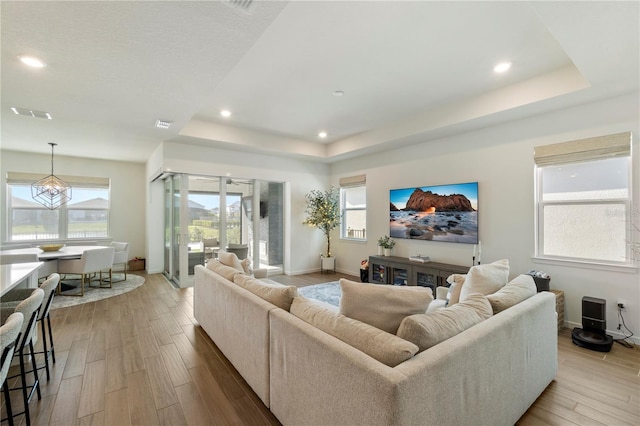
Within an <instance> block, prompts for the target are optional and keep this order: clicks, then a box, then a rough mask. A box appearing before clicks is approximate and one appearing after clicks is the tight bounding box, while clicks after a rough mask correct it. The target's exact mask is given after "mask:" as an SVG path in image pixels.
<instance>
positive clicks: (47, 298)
mask: <svg viewBox="0 0 640 426" xmlns="http://www.w3.org/2000/svg"><path fill="white" fill-rule="evenodd" d="M59 282H60V275H58V274H57V273H55V274H51V275H49V277H48V278H47V279H46V280H45V281H44V282H43V283H42V284H40V288H41V289H42V291H44V299H42V306H40V311H39V314H38V319H37V321H38V322H39V323H40V329H41V330H42V347H43V350H42V351H38V352H36V354H43V355H44V365H43V366H41V367H38V370H41V369H43V368H45V369H46V371H47V380H50V379H51V374H50V372H49V356H51V359H52V360H53V363H54V364H55V363H56V352H55V349H54V346H53V329H52V328H51V317H50V316H49V312H50V311H51V305H52V303H53V298H54V296H55V294H56V289H57V288H58V283H59ZM32 292H33V289H24V288H21V289H13V290H11V291H10V292H9V293H7V294H6V295H4V296H2V303H0V307H2V309H5V308H6V309H10V308H14V309H15V308H16V307H17V306H18V304H19V303H20V302H22V301H23V300H25V299H26V298H28V297H29V296H30V295H31V293H32ZM47 328H48V329H49V332H48V333H47V330H46V329H47ZM47 334H48V335H49V346H48V348H47Z"/></svg>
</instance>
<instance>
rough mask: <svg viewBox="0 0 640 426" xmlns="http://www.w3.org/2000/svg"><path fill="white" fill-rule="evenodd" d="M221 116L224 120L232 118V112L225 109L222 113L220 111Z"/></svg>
mask: <svg viewBox="0 0 640 426" xmlns="http://www.w3.org/2000/svg"><path fill="white" fill-rule="evenodd" d="M220 115H221V116H223V117H224V118H229V117H231V111H229V110H228V109H223V110H222V111H220Z"/></svg>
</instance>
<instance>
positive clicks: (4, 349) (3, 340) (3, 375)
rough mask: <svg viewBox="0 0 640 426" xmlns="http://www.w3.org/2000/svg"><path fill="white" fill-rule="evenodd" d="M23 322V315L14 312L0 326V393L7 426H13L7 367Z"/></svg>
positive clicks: (9, 364)
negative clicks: (2, 398) (0, 391)
mask: <svg viewBox="0 0 640 426" xmlns="http://www.w3.org/2000/svg"><path fill="white" fill-rule="evenodd" d="M23 322H24V315H22V312H14V313H12V314H11V315H9V317H8V318H7V321H6V322H5V323H4V324H2V326H0V351H1V352H0V353H1V354H2V355H1V358H0V381H1V383H2V385H1V386H2V392H3V393H4V402H5V407H6V411H7V418H6V419H4V418H3V419H2V420H1V421H2V422H4V421H5V420H8V422H9V426H13V411H12V409H11V394H10V391H9V384H8V380H7V375H8V374H9V367H11V360H12V359H13V354H14V352H15V350H16V344H17V343H18V339H19V338H20V330H21V329H22V323H23Z"/></svg>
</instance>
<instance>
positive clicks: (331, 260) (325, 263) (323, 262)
mask: <svg viewBox="0 0 640 426" xmlns="http://www.w3.org/2000/svg"><path fill="white" fill-rule="evenodd" d="M320 266H321V271H320V272H322V271H335V270H336V258H335V257H321V258H320Z"/></svg>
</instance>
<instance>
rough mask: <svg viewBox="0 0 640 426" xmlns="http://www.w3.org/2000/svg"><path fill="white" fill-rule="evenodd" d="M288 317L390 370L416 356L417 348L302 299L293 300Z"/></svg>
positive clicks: (391, 335)
mask: <svg viewBox="0 0 640 426" xmlns="http://www.w3.org/2000/svg"><path fill="white" fill-rule="evenodd" d="M291 313H292V314H293V315H295V316H297V317H298V318H300V319H301V320H303V321H304V322H306V323H309V324H311V325H313V326H314V327H316V328H318V329H320V330H322V331H324V332H325V333H327V334H330V335H331V336H333V337H335V338H337V339H340V340H342V341H343V342H345V343H346V344H348V345H351V346H353V347H354V348H356V349H358V350H360V351H362V352H364V353H366V354H367V355H369V356H370V357H371V358H374V359H376V360H378V361H380V362H381V363H383V364H386V365H388V366H389V367H395V366H396V365H398V364H400V363H402V362H404V361H406V360H408V359H409V358H411V357H412V356H414V355H415V354H416V353H417V352H418V347H417V346H416V345H414V344H413V343H411V342H407V341H406V340H403V339H401V338H399V337H397V336H394V335H393V334H390V333H387V332H386V331H382V330H380V329H377V328H376V327H373V326H371V325H369V324H365V323H363V322H360V321H358V320H355V319H352V318H348V317H346V316H344V315H341V314H339V313H337V312H334V311H332V310H331V309H326V308H324V307H322V306H321V305H320V304H318V303H316V301H312V300H310V299H307V298H305V297H302V296H300V297H296V298H295V299H293V304H292V305H291Z"/></svg>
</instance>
